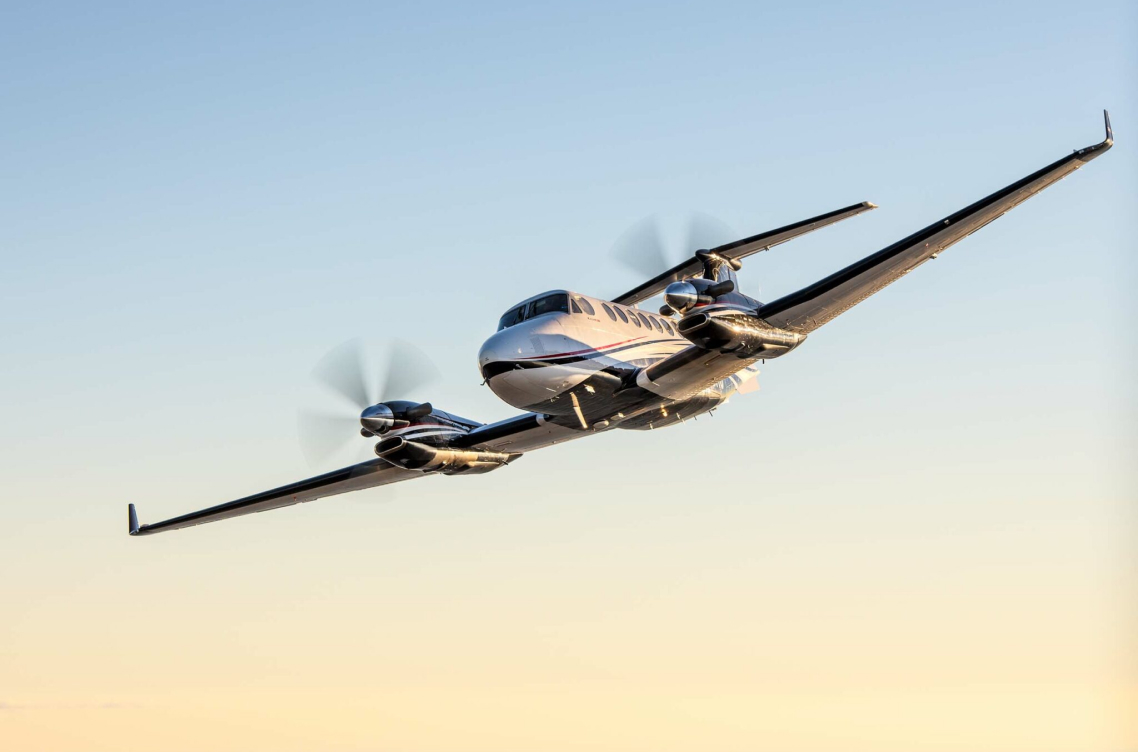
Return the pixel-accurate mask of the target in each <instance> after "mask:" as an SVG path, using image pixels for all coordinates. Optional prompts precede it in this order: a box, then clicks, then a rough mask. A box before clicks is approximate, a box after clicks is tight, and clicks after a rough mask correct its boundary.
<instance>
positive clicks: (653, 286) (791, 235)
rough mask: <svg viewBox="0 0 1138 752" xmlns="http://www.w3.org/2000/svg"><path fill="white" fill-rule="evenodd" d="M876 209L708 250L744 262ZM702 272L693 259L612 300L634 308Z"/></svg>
mask: <svg viewBox="0 0 1138 752" xmlns="http://www.w3.org/2000/svg"><path fill="white" fill-rule="evenodd" d="M876 208H877V206H876V205H875V204H871V203H869V202H868V201H863V202H862V203H860V204H854V205H852V206H847V207H845V208H844V209H838V210H837V211H832V212H827V213H825V214H819V215H818V216H817V217H811V218H810V219H804V220H802V221H801V222H795V223H794V224H791V225H787V226H786V227H780V228H778V229H777V230H769V231H767V232H763V233H759V234H758V235H752V236H751V237H749V238H743V239H742V240H736V241H735V242H733V243H727V244H726V245H721V246H719V247H717V248H711V249H708V250H710V251H711V252H712V253H716V254H718V255H720V256H723V257H725V258H730V259H741V258H745V257H747V256H750V255H751V254H752V253H758V252H759V251H765V250H767V249H769V248H773V247H774V246H776V245H779V244H780V243H785V242H786V241H788V240H794V239H795V238H797V237H801V236H802V235H805V234H806V233H808V232H813V231H814V230H818V229H821V228H823V227H826V226H827V225H832V224H834V223H835V222H841V221H842V220H843V219H849V218H850V217H855V216H857V215H858V214H861V213H862V212H867V211H869V210H870V209H876ZM691 250H695V249H691ZM702 271H703V262H702V261H700V260H699V259H697V258H695V257H692V258H691V259H688V260H687V261H684V262H682V263H680V264H677V265H676V266H673V267H672V268H671V269H669V270H668V271H666V272H663V273H662V274H658V275H656V276H655V277H653V278H652V279H650V280H648V281H647V282H645V283H644V284H642V285H640V286H638V287H634V288H633V289H631V290H629V291H628V292H626V293H624V294H623V295H621V296H619V297H616V298H613V302H615V303H621V304H623V305H632V304H634V303H639V302H640V301H642V300H647V299H648V298H651V297H652V296H653V295H659V294H660V293H662V292H663V291H664V288H665V287H667V286H668V285H670V284H671V283H673V282H677V281H679V280H681V279H686V278H688V277H694V276H697V275H698V274H700V273H701V272H702Z"/></svg>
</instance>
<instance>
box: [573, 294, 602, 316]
mask: <svg viewBox="0 0 1138 752" xmlns="http://www.w3.org/2000/svg"><path fill="white" fill-rule="evenodd" d="M574 302H575V303H579V304H580V305H581V308H583V309H585V313H587V314H589V315H590V316H595V315H596V314H597V312H596V311H595V310H593V304H592V303H590V302H589V301H587V300H585V299H584V298H575V299H574Z"/></svg>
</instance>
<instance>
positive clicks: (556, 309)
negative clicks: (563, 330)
mask: <svg viewBox="0 0 1138 752" xmlns="http://www.w3.org/2000/svg"><path fill="white" fill-rule="evenodd" d="M546 313H569V296H568V295H566V294H565V293H554V294H553V295H546V296H545V297H544V298H538V299H537V300H535V301H533V302H532V303H530V304H529V309H528V311H527V313H526V318H527V319H532V318H533V317H534V316H542V315H544V314H546Z"/></svg>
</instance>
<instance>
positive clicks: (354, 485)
mask: <svg viewBox="0 0 1138 752" xmlns="http://www.w3.org/2000/svg"><path fill="white" fill-rule="evenodd" d="M415 477H422V473H417V472H415V471H413V470H404V469H402V468H398V467H395V466H394V465H391V464H389V463H387V462H384V461H383V460H378V459H377V460H371V461H369V462H361V463H360V464H358V465H351V466H350V467H344V468H341V469H339V470H333V471H332V472H330V473H324V474H323V475H317V476H316V477H315V478H308V479H307V480H302V481H298V482H296V483H290V484H289V485H287V486H281V487H280V488H274V489H273V490H271V491H263V492H261V493H258V494H253V495H252V496H246V497H245V498H243V499H237V500H236V501H230V502H226V503H225V504H219V505H217V506H215V507H209V508H208V509H202V510H199V511H197V512H190V513H189V514H183V515H182V516H180V517H173V518H171V519H168V520H163V521H162V522H154V523H151V524H149V525H139V524H138V515H137V513H136V512H135V509H134V504H131V505H129V517H130V534H131V535H151V534H153V533H162V532H165V531H167V530H177V529H179V528H183V527H190V526H192V525H201V524H203V523H206V522H216V521H218V520H226V519H229V518H230V517H240V516H241V515H244V514H252V513H254V512H266V511H268V510H270V509H279V508H280V507H287V506H291V505H292V504H301V503H303V502H306V501H314V500H315V499H319V498H322V497H325V496H335V495H336V494H342V493H347V492H348V491H359V490H361V489H364V488H372V487H374V486H384V485H387V484H388V483H398V482H399V481H402V480H410V479H411V478H415Z"/></svg>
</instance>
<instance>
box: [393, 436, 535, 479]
mask: <svg viewBox="0 0 1138 752" xmlns="http://www.w3.org/2000/svg"><path fill="white" fill-rule="evenodd" d="M375 454H376V456H377V457H379V458H380V459H382V460H383V461H385V462H389V463H391V464H392V465H395V466H396V467H401V468H403V469H404V470H418V471H420V472H423V473H442V474H443V475H477V474H480V473H488V472H490V471H491V470H497V469H498V468H499V467H502V466H503V465H507V464H509V463H510V462H513V461H514V460H516V459H517V458H518V457H521V455H520V454H509V453H505V452H477V451H472V450H467V449H447V448H445V447H433V446H427V445H426V444H420V443H419V442H417V441H407V440H406V439H404V438H403V437H401V436H393V437H392V438H390V439H384V440H383V441H381V442H379V443H378V444H376V445H375Z"/></svg>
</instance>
